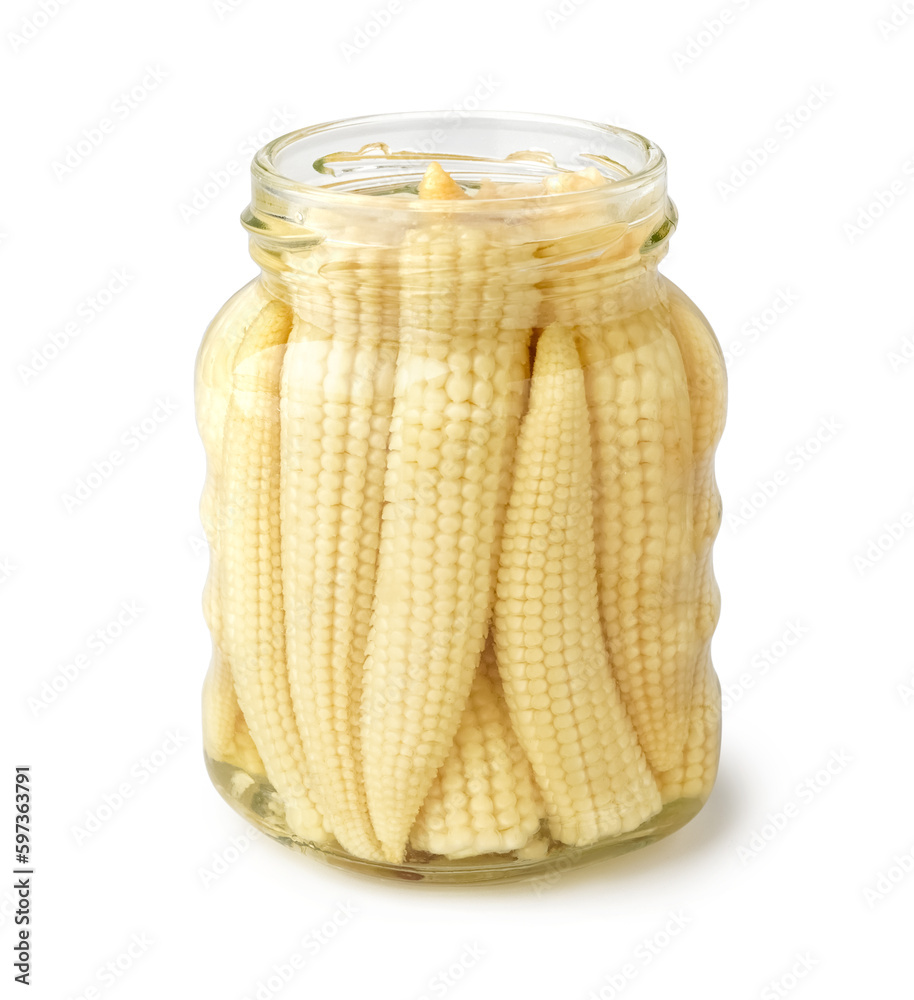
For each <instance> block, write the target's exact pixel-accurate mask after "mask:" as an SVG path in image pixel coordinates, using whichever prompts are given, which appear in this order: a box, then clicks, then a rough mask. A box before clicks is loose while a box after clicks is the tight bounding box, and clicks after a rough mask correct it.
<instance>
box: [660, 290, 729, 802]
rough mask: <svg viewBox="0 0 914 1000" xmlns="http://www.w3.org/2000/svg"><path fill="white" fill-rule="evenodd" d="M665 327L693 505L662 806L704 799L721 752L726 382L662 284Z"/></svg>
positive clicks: (715, 355)
mask: <svg viewBox="0 0 914 1000" xmlns="http://www.w3.org/2000/svg"><path fill="white" fill-rule="evenodd" d="M664 288H665V290H666V292H667V295H668V302H669V310H670V320H671V325H670V329H671V330H672V332H673V335H674V336H675V338H676V341H677V343H678V344H679V348H680V352H681V354H682V360H683V364H684V366H685V372H686V377H687V379H688V384H689V400H690V409H691V417H692V451H693V469H692V492H693V496H694V504H695V576H694V579H693V583H692V592H693V595H694V600H695V602H696V621H697V624H696V633H697V640H698V644H699V652H698V664H697V667H696V671H695V681H694V687H693V691H692V708H691V716H690V722H689V736H688V739H687V740H686V745H685V748H684V750H683V754H682V757H681V759H680V761H679V762H678V763H677V764H676V766H675V767H673V768H671V769H670V770H668V771H665V772H663V773H661V774H659V775H658V778H657V780H658V782H659V783H660V787H661V792H662V794H663V800H664V802H669V801H672V800H673V799H677V798H701V799H705V798H707V797H708V795H709V794H710V792H711V787H712V786H713V784H714V779H715V777H716V774H717V762H718V757H719V753H720V729H721V711H720V708H721V706H720V684H719V682H718V680H717V676H716V674H715V673H714V669H713V667H712V664H711V654H710V647H711V637H712V635H713V633H714V627H715V626H716V624H717V618H718V615H719V613H720V595H719V592H718V589H717V584H716V583H715V581H714V571H713V566H712V560H711V549H712V546H713V543H714V538H715V536H716V535H717V531H718V528H719V527H720V494H719V493H718V491H717V484H716V482H715V480H714V451H715V449H716V447H717V443H718V441H719V440H720V436H721V434H722V432H723V426H724V419H725V415H726V396H727V383H726V371H725V369H724V364H723V358H722V356H721V353H720V349H719V347H718V345H717V340H716V338H715V336H714V334H713V332H712V331H711V328H710V326H709V325H708V323H707V320H705V318H704V316H702V314H701V313H700V312H699V311H698V309H697V308H696V307H695V306H694V304H693V303H692V302H691V300H690V299H688V298H687V297H686V295H685V294H684V293H683V292H682V291H680V290H679V289H678V288H677V287H676V286H675V285H674V284H673V283H672V282H670V281H667V280H666V279H664Z"/></svg>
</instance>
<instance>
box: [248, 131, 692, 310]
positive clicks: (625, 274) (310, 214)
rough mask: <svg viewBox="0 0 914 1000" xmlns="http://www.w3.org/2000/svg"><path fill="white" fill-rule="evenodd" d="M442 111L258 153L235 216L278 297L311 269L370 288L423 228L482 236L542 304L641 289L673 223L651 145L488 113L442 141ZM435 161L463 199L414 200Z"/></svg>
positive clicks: (437, 233) (317, 135)
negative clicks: (366, 273) (566, 295)
mask: <svg viewBox="0 0 914 1000" xmlns="http://www.w3.org/2000/svg"><path fill="white" fill-rule="evenodd" d="M442 117H446V116H441V115H438V116H436V115H422V114H404V115H382V116H375V117H372V118H363V119H351V120H348V121H344V122H334V123H329V124H326V125H322V126H317V127H315V128H311V129H304V130H302V131H300V132H296V133H291V134H290V135H287V136H283V137H282V138H280V139H278V140H276V141H274V142H273V143H270V144H269V145H268V146H266V147H264V149H262V150H261V151H260V152H259V153H258V154H257V156H256V157H255V159H254V162H253V164H252V177H253V184H252V198H251V204H250V206H249V207H248V209H247V210H246V211H245V212H244V213H243V215H242V222H243V225H244V226H245V228H246V229H247V230H248V232H249V233H250V250H251V256H252V257H253V259H254V261H255V262H256V263H257V264H258V265H259V266H260V268H261V269H262V270H263V272H264V275H265V280H266V281H267V282H268V283H269V284H270V285H271V286H272V287H273V288H274V290H275V291H277V292H279V291H281V290H282V289H283V288H289V287H291V288H292V289H293V294H294V289H295V287H296V286H300V285H301V284H303V283H306V282H309V281H313V280H314V279H315V276H317V275H321V277H322V280H327V281H328V282H330V283H334V282H336V283H337V284H338V285H342V284H348V285H349V286H350V287H351V286H352V285H353V284H354V283H357V281H358V274H359V271H360V270H364V269H365V268H367V267H368V266H369V265H370V267H371V274H372V275H373V276H374V277H373V280H379V279H377V275H378V274H379V273H380V274H382V275H383V272H384V269H385V267H387V268H396V267H397V266H398V264H397V260H398V259H401V261H402V253H403V248H404V247H408V246H409V245H410V244H411V243H415V242H417V241H421V240H422V239H423V238H425V237H423V234H427V239H428V240H435V239H438V238H439V237H440V238H442V239H444V241H445V243H446V242H447V240H452V241H458V242H459V240H460V239H462V238H464V237H465V239H466V241H467V242H469V243H474V241H476V242H479V241H480V240H481V241H482V243H483V244H484V245H485V246H486V247H488V248H489V249H490V250H491V252H492V253H493V254H494V255H495V256H497V257H498V259H499V260H500V261H501V264H500V265H499V266H501V267H502V268H503V269H505V270H506V272H507V273H508V274H509V276H510V272H511V271H512V269H514V270H516V271H517V272H518V281H523V282H524V283H529V281H530V280H531V278H530V273H531V271H532V272H535V275H534V278H533V280H534V281H535V283H536V284H537V285H538V286H539V287H540V288H541V289H542V292H543V296H544V297H545V298H548V297H550V296H560V295H561V294H562V293H563V291H564V292H567V291H568V290H569V289H571V288H573V289H574V290H575V294H588V293H589V292H590V291H592V290H593V289H595V288H598V287H599V288H605V287H607V286H610V285H618V286H619V288H620V291H621V290H623V289H629V290H632V291H633V293H634V290H635V289H638V290H639V292H638V295H639V296H640V295H641V294H642V292H643V294H644V295H647V294H648V289H649V288H650V287H651V286H652V280H654V279H652V278H651V275H654V276H656V268H657V264H658V262H659V261H660V259H661V258H662V257H663V255H664V254H665V253H666V242H667V240H668V239H669V236H670V235H671V233H672V231H673V229H674V228H675V224H676V211H675V208H674V206H673V205H672V202H671V201H670V200H669V198H668V196H667V190H666V162H665V158H664V156H663V153H662V152H661V151H660V150H659V149H658V148H657V147H656V146H655V145H654V144H653V143H651V142H649V141H648V140H647V139H644V138H643V137H642V136H639V135H636V134H635V133H632V132H628V131H626V130H624V129H617V128H614V127H611V126H603V125H595V124H593V123H589V122H580V121H576V120H573V119H563V118H555V117H548V116H536V115H521V114H517V115H508V114H497V113H493V114H486V113H481V114H477V115H468V116H465V118H463V119H462V120H461V121H460V122H459V123H458V125H457V126H451V127H450V132H446V133H444V134H443V137H442V129H441V128H439V126H440V124H441V119H442ZM430 143H431V145H432V146H433V147H434V148H432V149H430ZM433 159H434V160H435V161H436V162H438V163H439V164H440V165H441V166H442V167H443V168H444V169H445V170H446V171H447V172H448V173H449V174H450V175H451V177H453V178H454V179H455V180H456V181H457V183H458V184H459V185H460V186H461V187H462V188H463V191H464V192H465V195H466V196H465V197H462V198H460V199H453V200H447V201H423V200H422V199H421V198H419V197H418V196H417V193H416V192H417V189H418V184H419V181H420V179H421V178H422V176H423V174H424V172H425V170H426V168H427V167H428V164H429V162H430V161H431V160H433ZM499 255H500V256H499ZM520 271H524V275H523V276H522V277H521V275H520ZM402 274H403V271H402V268H401V271H400V276H401V279H402ZM380 280H383V278H382V279H380ZM655 283H656V282H655V280H654V284H655ZM635 297H638V296H635Z"/></svg>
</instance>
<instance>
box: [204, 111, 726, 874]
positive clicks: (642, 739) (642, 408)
mask: <svg viewBox="0 0 914 1000" xmlns="http://www.w3.org/2000/svg"><path fill="white" fill-rule="evenodd" d="M252 172H253V197H252V201H251V204H250V207H249V208H248V209H247V210H246V211H245V212H244V214H243V216H242V221H243V224H244V226H245V228H246V229H247V230H248V232H249V233H250V249H251V255H252V257H253V259H254V261H255V263H256V264H257V265H258V266H259V268H260V269H261V272H260V275H259V276H258V277H257V278H255V279H254V280H253V281H252V282H251V283H250V284H249V285H247V286H246V287H244V288H243V289H241V291H239V292H238V293H237V294H236V295H235V296H234V297H233V298H232V299H231V300H230V301H229V302H228V303H227V304H226V305H225V306H224V307H223V308H222V310H221V311H220V312H219V314H218V315H217V316H216V318H215V319H214V320H213V322H212V324H211V325H210V327H209V329H208V331H207V333H206V336H205V339H204V342H203V345H202V347H201V350H200V354H199V357H198V362H197V373H196V402H197V415H198V423H199V428H200V433H201V435H202V438H203V441H204V444H205V447H206V453H207V465H208V473H207V479H206V485H205V489H204V494H203V498H202V504H201V507H202V518H203V523H204V527H205V530H206V534H207V537H208V539H209V543H210V550H211V569H210V575H209V580H208V583H207V589H206V595H205V599H204V604H205V613H206V618H207V622H208V625H209V627H210V630H211V632H212V636H213V659H212V664H211V666H210V670H209V673H208V674H207V677H206V681H205V688H204V732H205V748H206V760H207V766H208V768H209V772H210V774H211V776H212V780H213V782H214V783H215V785H216V787H217V788H218V789H219V791H220V792H221V794H222V795H223V796H224V797H225V798H226V799H227V801H228V802H229V803H230V804H231V805H232V806H233V807H234V808H235V809H236V810H238V812H240V813H241V814H242V815H244V816H245V817H246V818H247V819H249V820H250V821H251V822H252V823H254V824H255V825H256V826H258V827H259V828H261V829H262V830H264V831H266V832H267V833H268V834H270V835H271V836H273V837H275V838H276V839H278V840H281V841H283V842H285V843H287V844H289V845H290V846H293V847H296V848H298V849H299V850H301V851H303V852H304V853H306V854H309V855H314V856H316V857H318V858H321V859H323V860H324V861H327V862H329V863H331V864H334V865H338V866H340V867H344V868H348V869H353V870H357V871H361V872H365V873H369V874H373V875H380V876H387V877H394V878H401V879H413V880H428V881H435V882H474V881H506V880H512V879H519V878H528V877H534V876H538V875H542V874H544V873H548V872H549V871H554V870H556V869H564V868H567V867H569V866H571V865H579V864H583V863H586V862H590V861H594V860H597V859H600V858H605V857H608V856H611V855H615V854H620V853H623V852H626V851H629V850H631V849H633V848H635V847H639V846H642V845H645V844H648V843H651V842H653V841H655V840H657V839H659V838H660V837H663V836H666V835H667V834H669V833H671V832H673V831H674V830H676V829H677V828H679V827H680V826H682V825H683V824H684V823H685V822H687V821H688V820H689V819H690V818H691V817H692V816H694V815H695V813H696V812H697V811H698V810H699V809H700V808H701V806H702V804H703V803H704V802H705V800H706V799H707V797H708V795H709V793H710V791H711V786H712V784H713V782H714V778H715V774H716V770H717V760H718V753H719V745H720V688H719V684H718V681H717V678H716V675H715V673H714V670H713V668H712V666H711V660H710V655H709V647H710V641H711V635H712V632H713V630H714V627H715V625H716V622H717V617H718V611H719V597H718V592H717V588H716V584H715V582H714V577H713V574H712V569H711V547H712V543H713V540H714V537H715V534H716V532H717V529H718V526H719V523H720V498H719V495H718V492H717V489H716V486H715V481H714V472H713V460H714V451H715V447H716V445H717V442H718V439H719V437H720V434H721V431H722V428H723V422H724V410H725V393H726V387H725V373H724V367H723V360H722V356H721V353H720V349H719V346H718V344H717V341H716V339H715V337H714V334H713V333H712V331H711V329H710V327H709V326H708V324H707V322H706V320H705V319H704V317H703V316H702V314H701V313H700V312H699V311H698V309H697V308H696V307H695V306H694V305H693V304H692V302H691V301H690V300H689V299H688V298H687V297H686V296H685V295H684V294H683V293H682V292H681V291H680V290H679V289H678V288H676V287H675V286H674V285H673V284H671V283H670V282H669V281H668V280H666V279H665V278H664V277H662V276H661V275H660V274H659V272H658V263H659V261H660V260H661V258H662V257H663V256H664V254H665V252H666V247H667V240H668V239H669V236H670V234H671V233H672V231H673V228H674V226H675V223H676V214H675V210H674V208H673V205H672V203H671V202H670V200H669V199H668V197H667V192H666V165H665V159H664V156H663V154H662V152H661V151H660V149H658V147H657V146H655V145H654V144H653V143H651V142H649V141H648V140H646V139H644V138H642V137H641V136H639V135H636V134H634V133H632V132H628V131H625V130H623V129H618V128H614V127H610V126H606V125H597V124H593V123H590V122H583V121H575V120H571V119H564V118H557V117H545V116H535V115H526V114H511V115H507V114H486V113H483V114H473V115H465V116H461V118H460V119H459V120H457V121H454V120H453V118H452V117H447V116H437V117H436V116H435V115H427V114H403V115H390V116H379V117H371V118H360V119H353V120H350V121H343V122H335V123H332V124H326V125H321V126H317V127H315V128H309V129H304V130H302V131H299V132H295V133H292V134H290V135H286V136H283V137H282V138H280V139H277V140H275V141H274V142H272V143H270V144H269V145H268V146H266V147H264V149H262V150H261V151H260V152H259V153H258V154H257V155H256V157H255V159H254V162H253V166H252Z"/></svg>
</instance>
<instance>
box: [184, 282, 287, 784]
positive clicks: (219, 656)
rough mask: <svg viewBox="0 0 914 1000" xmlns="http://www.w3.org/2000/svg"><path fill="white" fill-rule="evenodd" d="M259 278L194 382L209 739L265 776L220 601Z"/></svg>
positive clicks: (213, 329) (225, 756)
mask: <svg viewBox="0 0 914 1000" xmlns="http://www.w3.org/2000/svg"><path fill="white" fill-rule="evenodd" d="M269 301H270V300H269V296H268V295H267V294H266V293H265V292H264V290H263V287H262V286H261V284H260V282H259V281H258V280H255V281H252V282H250V283H249V284H247V285H245V287H244V288H242V289H241V290H240V291H238V292H237V293H236V294H235V295H233V296H232V298H231V299H229V301H228V302H227V303H226V304H225V305H224V306H223V307H222V309H220V311H219V313H218V314H217V315H216V317H215V318H214V319H213V321H212V323H210V325H209V328H208V329H207V331H206V334H205V336H204V338H203V343H202V345H201V348H200V353H199V355H198V357H197V365H196V371H195V379H194V398H195V401H196V414H197V426H198V428H199V431H200V437H201V439H202V441H203V447H204V449H205V451H206V482H205V483H204V486H203V493H202V495H201V497H200V520H201V522H202V524H203V530H204V533H205V534H206V538H207V541H208V542H209V546H210V570H209V574H208V575H207V579H206V586H205V588H204V591H203V615H204V618H205V620H206V623H207V625H208V626H209V629H210V633H211V635H212V637H213V657H212V662H211V663H210V668H209V671H208V672H207V676H206V679H205V681H204V685H203V741H204V748H205V749H206V752H207V754H208V755H209V756H210V758H211V759H213V760H221V761H225V762H227V763H229V764H234V765H235V766H236V767H239V768H241V769H242V770H243V771H246V772H248V773H250V774H263V762H262V761H261V760H260V757H259V755H258V753H257V749H256V747H255V746H254V743H253V741H252V739H251V736H250V733H249V731H248V726H247V723H246V722H245V719H244V714H243V712H242V711H241V707H240V706H239V705H238V698H237V696H236V694H235V685H234V682H233V680H232V671H231V665H230V664H229V662H228V660H227V659H226V656H225V652H224V650H223V641H222V614H221V604H220V600H219V571H220V559H221V556H220V552H221V545H220V539H219V515H218V513H217V509H216V508H217V498H218V494H219V484H220V480H221V475H222V433H223V430H224V429H225V416H226V412H227V411H228V404H229V398H230V396H231V392H232V364H233V362H234V360H235V354H236V352H237V350H238V345H239V344H240V343H241V340H242V338H243V337H244V334H245V331H246V330H247V328H248V327H249V326H250V324H251V322H252V321H253V320H254V319H255V318H256V317H257V316H258V314H259V313H260V311H261V310H262V309H263V308H264V306H265V305H266V304H267V303H268V302H269Z"/></svg>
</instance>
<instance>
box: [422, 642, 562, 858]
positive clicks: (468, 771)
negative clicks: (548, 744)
mask: <svg viewBox="0 0 914 1000" xmlns="http://www.w3.org/2000/svg"><path fill="white" fill-rule="evenodd" d="M542 818H543V801H542V796H541V794H540V791H539V788H538V787H537V785H536V781H535V779H534V777H533V772H532V771H531V769H530V762H529V761H528V760H527V757H526V754H525V753H524V751H523V750H522V749H521V746H520V743H518V741H517V736H516V735H515V733H514V730H513V729H512V728H511V720H510V719H509V718H508V713H507V709H506V708H505V703H504V694H503V692H502V690H501V682H500V681H499V678H498V673H497V670H496V667H495V659H494V651H493V650H492V648H491V646H487V647H486V649H485V652H484V653H483V656H482V662H481V664H480V667H479V670H478V672H477V674H476V677H475V678H474V680H473V686H472V688H471V689H470V697H469V700H468V701H467V706H466V708H465V709H464V712H463V716H462V718H461V720H460V728H459V729H458V730H457V735H456V736H455V738H454V745H453V747H451V752H450V754H449V755H448V758H447V760H446V761H445V762H444V765H443V767H442V768H441V770H440V771H439V772H438V774H437V776H436V778H435V780H434V782H433V784H432V787H431V789H430V791H429V793H428V796H427V797H426V799H425V802H424V803H423V805H422V810H421V812H420V813H419V818H418V819H417V820H416V825H415V826H414V827H413V832H412V834H411V835H410V843H411V845H412V846H413V847H414V848H416V849H417V850H420V851H429V852H430V853H432V854H442V855H444V856H445V857H448V858H467V857H471V856H473V855H474V854H488V853H491V852H505V851H513V850H518V849H520V848H522V847H523V846H524V845H525V844H526V843H527V842H528V841H529V839H530V838H531V837H532V836H533V834H535V833H536V831H537V830H538V829H539V827H540V821H541V820H542Z"/></svg>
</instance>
